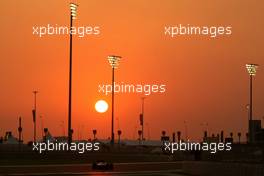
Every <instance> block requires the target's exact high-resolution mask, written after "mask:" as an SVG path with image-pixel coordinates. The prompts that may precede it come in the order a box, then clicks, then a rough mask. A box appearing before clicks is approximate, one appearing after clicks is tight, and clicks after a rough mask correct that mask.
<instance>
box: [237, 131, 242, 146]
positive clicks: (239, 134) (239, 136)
mask: <svg viewBox="0 0 264 176" xmlns="http://www.w3.org/2000/svg"><path fill="white" fill-rule="evenodd" d="M237 136H238V143H239V144H240V138H241V133H240V132H238V133H237Z"/></svg>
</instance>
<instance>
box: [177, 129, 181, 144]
mask: <svg viewBox="0 0 264 176" xmlns="http://www.w3.org/2000/svg"><path fill="white" fill-rule="evenodd" d="M177 136H178V142H180V140H181V132H180V131H177Z"/></svg>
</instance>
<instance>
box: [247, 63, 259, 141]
mask: <svg viewBox="0 0 264 176" xmlns="http://www.w3.org/2000/svg"><path fill="white" fill-rule="evenodd" d="M246 68H247V71H248V74H249V122H248V134H249V142H250V143H252V142H254V138H255V137H254V133H253V121H252V120H253V118H252V114H253V90H252V89H253V76H256V72H257V68H258V65H257V64H246Z"/></svg>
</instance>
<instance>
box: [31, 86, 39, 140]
mask: <svg viewBox="0 0 264 176" xmlns="http://www.w3.org/2000/svg"><path fill="white" fill-rule="evenodd" d="M37 93H38V91H36V90H34V91H33V94H34V109H33V110H32V115H33V123H34V132H33V135H34V137H33V142H36V136H37V129H36V123H37V122H36V121H37Z"/></svg>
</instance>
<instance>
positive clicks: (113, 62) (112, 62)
mask: <svg viewBox="0 0 264 176" xmlns="http://www.w3.org/2000/svg"><path fill="white" fill-rule="evenodd" d="M107 58H108V61H109V64H110V65H111V67H112V124H111V144H112V145H114V143H115V134H114V96H115V95H114V94H115V91H114V83H115V69H117V67H118V65H119V63H118V62H119V60H120V59H121V56H115V55H110V56H108V57H107Z"/></svg>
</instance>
